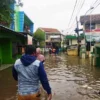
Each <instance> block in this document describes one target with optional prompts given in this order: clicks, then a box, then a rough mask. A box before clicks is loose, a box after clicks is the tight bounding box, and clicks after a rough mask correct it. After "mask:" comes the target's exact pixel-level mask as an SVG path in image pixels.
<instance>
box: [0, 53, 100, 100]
mask: <svg viewBox="0 0 100 100" xmlns="http://www.w3.org/2000/svg"><path fill="white" fill-rule="evenodd" d="M45 69H46V71H47V74H48V78H49V81H50V84H51V87H52V91H53V100H80V99H81V100H100V98H99V96H100V95H99V89H100V68H99V67H98V68H97V67H93V66H91V64H90V60H89V59H80V58H78V57H74V56H67V55H66V54H62V55H58V56H49V55H47V56H46V62H45ZM0 90H2V91H0V100H16V93H17V87H16V82H15V81H14V80H13V78H12V75H11V68H8V69H6V70H4V71H1V72H0Z"/></svg>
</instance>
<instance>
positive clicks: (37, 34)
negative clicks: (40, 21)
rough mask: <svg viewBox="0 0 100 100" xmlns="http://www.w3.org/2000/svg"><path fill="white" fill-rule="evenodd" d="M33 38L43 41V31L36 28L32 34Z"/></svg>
mask: <svg viewBox="0 0 100 100" xmlns="http://www.w3.org/2000/svg"><path fill="white" fill-rule="evenodd" d="M33 38H34V39H36V40H37V41H39V42H41V41H45V33H44V32H43V31H42V30H40V29H37V31H36V32H35V33H34V34H33Z"/></svg>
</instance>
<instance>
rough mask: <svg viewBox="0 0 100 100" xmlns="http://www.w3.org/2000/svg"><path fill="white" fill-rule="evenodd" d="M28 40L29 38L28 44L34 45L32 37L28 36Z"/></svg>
mask: <svg viewBox="0 0 100 100" xmlns="http://www.w3.org/2000/svg"><path fill="white" fill-rule="evenodd" d="M27 38H28V44H32V36H30V35H28V36H27Z"/></svg>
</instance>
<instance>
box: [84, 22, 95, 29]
mask: <svg viewBox="0 0 100 100" xmlns="http://www.w3.org/2000/svg"><path fill="white" fill-rule="evenodd" d="M90 26H91V29H95V23H91V25H90V23H89V24H85V29H90Z"/></svg>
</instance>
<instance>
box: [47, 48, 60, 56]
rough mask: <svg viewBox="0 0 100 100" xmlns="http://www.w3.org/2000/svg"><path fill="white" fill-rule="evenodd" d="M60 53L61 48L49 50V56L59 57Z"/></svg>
mask: <svg viewBox="0 0 100 100" xmlns="http://www.w3.org/2000/svg"><path fill="white" fill-rule="evenodd" d="M58 53H59V48H57V47H56V48H54V47H52V48H49V54H55V55H57V54H58Z"/></svg>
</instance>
